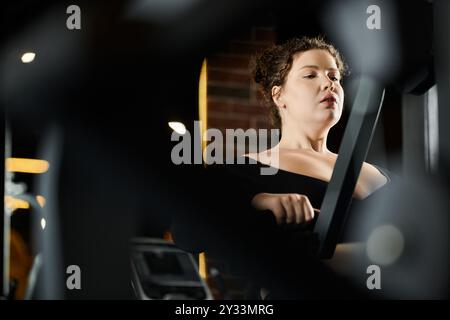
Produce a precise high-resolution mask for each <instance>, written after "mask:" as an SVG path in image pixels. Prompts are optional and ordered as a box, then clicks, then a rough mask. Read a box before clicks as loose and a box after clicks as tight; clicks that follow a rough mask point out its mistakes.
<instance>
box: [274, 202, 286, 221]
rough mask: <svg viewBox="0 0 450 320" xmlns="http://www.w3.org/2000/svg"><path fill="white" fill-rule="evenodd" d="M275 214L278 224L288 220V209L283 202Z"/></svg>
mask: <svg viewBox="0 0 450 320" xmlns="http://www.w3.org/2000/svg"><path fill="white" fill-rule="evenodd" d="M274 215H275V219H276V220H277V224H278V225H281V224H284V222H285V221H286V210H285V209H284V206H283V205H282V204H281V203H280V205H279V206H278V208H277V209H276V210H275V212H274Z"/></svg>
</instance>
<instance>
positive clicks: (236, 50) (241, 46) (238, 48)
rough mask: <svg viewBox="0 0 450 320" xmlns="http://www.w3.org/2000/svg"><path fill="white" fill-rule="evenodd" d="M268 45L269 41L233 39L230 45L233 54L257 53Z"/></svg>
mask: <svg viewBox="0 0 450 320" xmlns="http://www.w3.org/2000/svg"><path fill="white" fill-rule="evenodd" d="M267 47H268V44H267V43H255V42H248V41H233V42H232V43H231V45H230V51H231V52H232V53H233V54H248V55H253V54H256V53H258V52H260V51H262V50H264V49H266V48H267Z"/></svg>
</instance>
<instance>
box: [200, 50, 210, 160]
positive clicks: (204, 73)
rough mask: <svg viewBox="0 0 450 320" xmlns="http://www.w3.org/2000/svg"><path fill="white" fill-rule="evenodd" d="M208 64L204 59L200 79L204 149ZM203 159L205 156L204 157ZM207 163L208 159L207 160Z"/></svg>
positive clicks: (206, 123)
mask: <svg viewBox="0 0 450 320" xmlns="http://www.w3.org/2000/svg"><path fill="white" fill-rule="evenodd" d="M207 75H208V64H207V61H206V58H205V59H204V60H203V63H202V69H201V70H200V79H199V81H198V116H199V119H200V121H201V125H202V126H201V128H200V131H201V137H202V150H205V149H206V139H205V137H204V134H205V132H206V128H207V125H208V91H207V90H208V77H207ZM203 160H205V158H204V157H203ZM205 163H206V161H205Z"/></svg>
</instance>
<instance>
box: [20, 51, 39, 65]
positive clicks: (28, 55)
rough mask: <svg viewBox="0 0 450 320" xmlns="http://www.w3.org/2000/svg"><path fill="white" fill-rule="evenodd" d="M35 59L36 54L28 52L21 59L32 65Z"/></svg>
mask: <svg viewBox="0 0 450 320" xmlns="http://www.w3.org/2000/svg"><path fill="white" fill-rule="evenodd" d="M35 57H36V54H35V53H34V52H27V53H24V54H23V55H22V58H21V59H22V62H23V63H30V62H32V61H33V60H34V58H35Z"/></svg>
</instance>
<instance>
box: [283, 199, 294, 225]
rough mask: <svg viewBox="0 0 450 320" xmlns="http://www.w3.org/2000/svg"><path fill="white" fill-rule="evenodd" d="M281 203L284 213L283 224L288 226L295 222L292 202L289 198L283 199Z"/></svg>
mask: <svg viewBox="0 0 450 320" xmlns="http://www.w3.org/2000/svg"><path fill="white" fill-rule="evenodd" d="M281 203H282V204H283V207H284V209H285V211H286V220H285V222H286V223H287V224H290V223H292V222H294V221H295V209H294V206H293V201H292V200H291V197H290V196H288V197H283V198H282V201H281Z"/></svg>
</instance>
